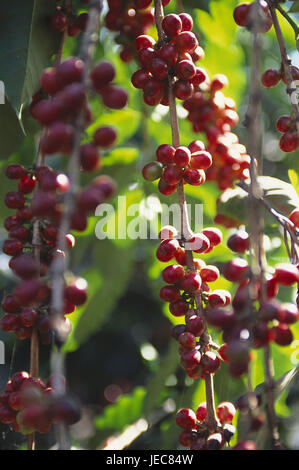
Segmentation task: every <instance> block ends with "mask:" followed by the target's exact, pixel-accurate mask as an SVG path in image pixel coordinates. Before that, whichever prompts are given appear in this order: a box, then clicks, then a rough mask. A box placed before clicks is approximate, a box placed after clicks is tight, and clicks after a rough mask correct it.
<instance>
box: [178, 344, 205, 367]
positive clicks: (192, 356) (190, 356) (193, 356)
mask: <svg viewBox="0 0 299 470" xmlns="http://www.w3.org/2000/svg"><path fill="white" fill-rule="evenodd" d="M200 361H201V353H200V352H199V351H198V350H197V349H191V350H190V351H187V352H185V353H183V355H182V357H181V363H182V366H183V367H184V368H185V369H187V370H190V369H194V368H195V367H197V366H198V365H199V364H200Z"/></svg>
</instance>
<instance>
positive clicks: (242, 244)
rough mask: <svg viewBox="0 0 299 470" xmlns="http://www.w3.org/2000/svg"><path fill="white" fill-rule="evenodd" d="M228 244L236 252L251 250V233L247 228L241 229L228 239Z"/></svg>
mask: <svg viewBox="0 0 299 470" xmlns="http://www.w3.org/2000/svg"><path fill="white" fill-rule="evenodd" d="M227 246H228V248H229V249H230V250H232V251H234V252H235V253H244V252H245V251H247V250H249V235H248V233H247V232H245V230H239V231H238V232H237V233H234V234H233V235H231V236H230V237H229V239H228V240H227Z"/></svg>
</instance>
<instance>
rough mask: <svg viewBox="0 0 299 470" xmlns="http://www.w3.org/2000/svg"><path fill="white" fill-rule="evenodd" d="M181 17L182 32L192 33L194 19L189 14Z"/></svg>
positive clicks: (183, 14)
mask: <svg viewBox="0 0 299 470" xmlns="http://www.w3.org/2000/svg"><path fill="white" fill-rule="evenodd" d="M179 17H180V19H181V22H182V31H192V28H193V19H192V16H191V15H189V14H188V13H180V14H179Z"/></svg>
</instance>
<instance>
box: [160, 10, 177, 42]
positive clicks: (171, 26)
mask: <svg viewBox="0 0 299 470" xmlns="http://www.w3.org/2000/svg"><path fill="white" fill-rule="evenodd" d="M162 28H163V31H164V32H165V34H166V35H167V36H169V37H170V38H172V37H174V36H177V35H178V34H179V33H180V32H181V31H182V20H181V18H180V17H179V16H178V15H175V14H170V15H166V16H164V18H163V20H162Z"/></svg>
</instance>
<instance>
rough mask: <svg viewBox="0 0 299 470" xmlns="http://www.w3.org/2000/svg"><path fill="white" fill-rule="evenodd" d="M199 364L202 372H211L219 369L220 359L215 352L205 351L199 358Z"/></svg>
mask: <svg viewBox="0 0 299 470" xmlns="http://www.w3.org/2000/svg"><path fill="white" fill-rule="evenodd" d="M200 365H201V366H202V368H203V372H204V373H207V374H213V373H214V372H216V370H217V369H219V367H220V360H219V358H218V356H217V355H216V354H215V353H213V352H211V351H207V352H206V353H205V354H203V356H202V358H201V360H200Z"/></svg>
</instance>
